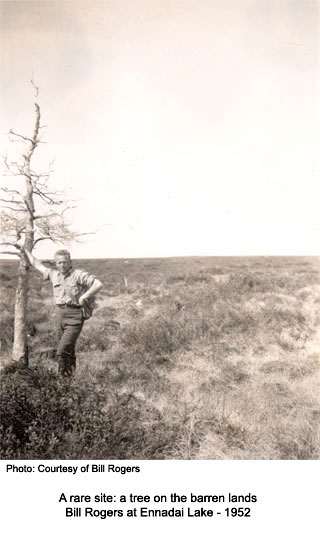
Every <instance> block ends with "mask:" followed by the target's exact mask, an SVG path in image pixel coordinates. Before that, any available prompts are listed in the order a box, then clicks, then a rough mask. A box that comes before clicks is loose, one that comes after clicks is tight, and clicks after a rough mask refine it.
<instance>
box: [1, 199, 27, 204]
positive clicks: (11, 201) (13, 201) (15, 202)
mask: <svg viewBox="0 0 320 549" xmlns="http://www.w3.org/2000/svg"><path fill="white" fill-rule="evenodd" d="M0 202H5V203H6V204H22V202H19V200H6V199H5V198H0Z"/></svg>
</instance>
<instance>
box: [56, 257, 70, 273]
mask: <svg viewBox="0 0 320 549" xmlns="http://www.w3.org/2000/svg"><path fill="white" fill-rule="evenodd" d="M55 262H56V267H57V269H58V271H59V272H60V273H62V274H66V273H67V272H68V271H69V269H70V267H71V260H70V259H69V257H67V256H65V255H57V256H56V257H55Z"/></svg>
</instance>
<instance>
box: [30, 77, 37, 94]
mask: <svg viewBox="0 0 320 549" xmlns="http://www.w3.org/2000/svg"><path fill="white" fill-rule="evenodd" d="M30 82H31V84H32V87H33V88H34V89H35V90H36V97H38V95H39V88H38V86H36V85H35V83H34V81H33V73H32V77H31V80H30Z"/></svg>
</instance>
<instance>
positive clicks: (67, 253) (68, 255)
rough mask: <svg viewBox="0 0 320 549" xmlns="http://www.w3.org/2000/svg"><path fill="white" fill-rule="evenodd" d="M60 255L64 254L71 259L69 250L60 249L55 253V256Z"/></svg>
mask: <svg viewBox="0 0 320 549" xmlns="http://www.w3.org/2000/svg"><path fill="white" fill-rule="evenodd" d="M60 255H63V256H64V257H67V258H68V259H71V255H70V252H68V250H58V251H57V252H56V253H55V254H54V258H56V257H58V256H60Z"/></svg>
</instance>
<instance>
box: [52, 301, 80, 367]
mask: <svg viewBox="0 0 320 549" xmlns="http://www.w3.org/2000/svg"><path fill="white" fill-rule="evenodd" d="M83 324H84V320H83V318H82V311H81V309H80V308H79V309H78V308H72V307H65V308H58V315H57V335H58V339H59V343H58V348H57V360H58V364H59V372H60V373H61V374H62V375H71V374H72V373H73V372H74V370H75V367H76V352H75V347H76V341H77V339H78V337H79V335H80V333H81V330H82V328H83Z"/></svg>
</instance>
